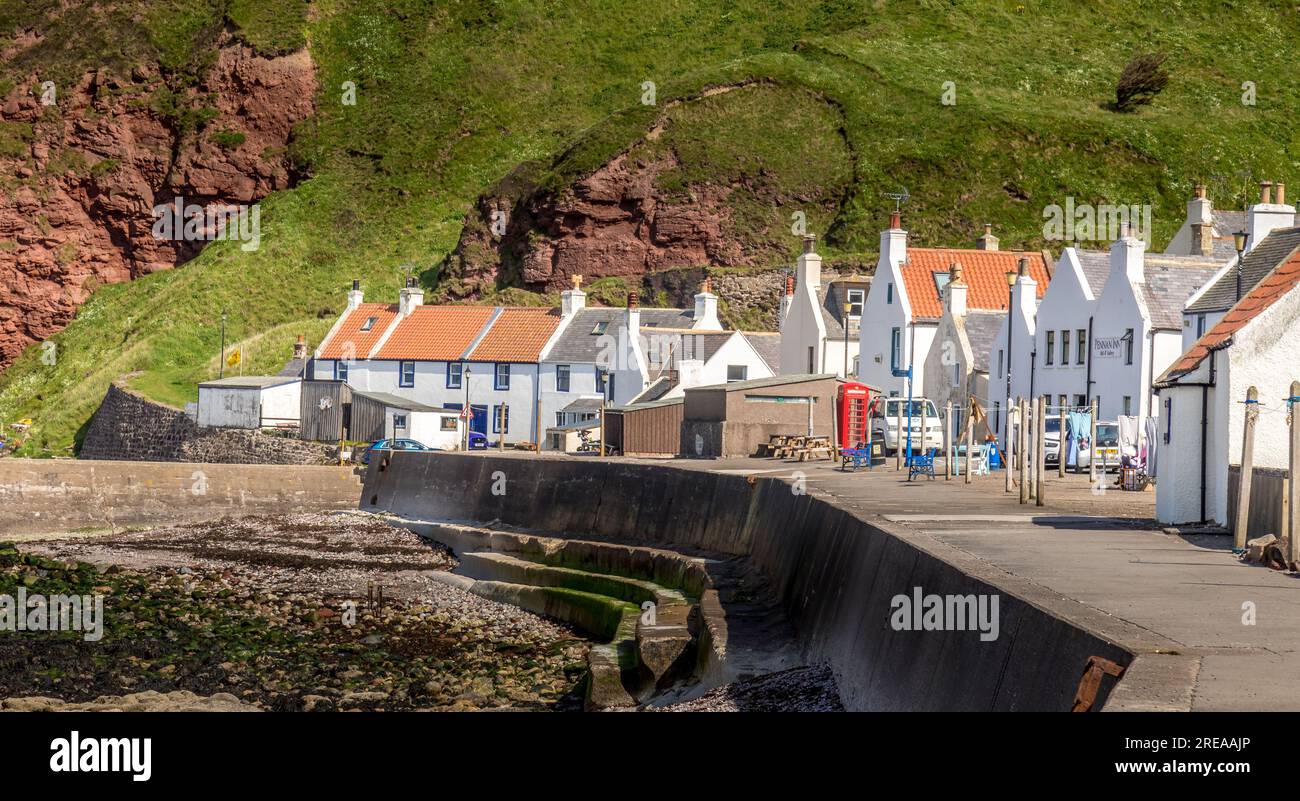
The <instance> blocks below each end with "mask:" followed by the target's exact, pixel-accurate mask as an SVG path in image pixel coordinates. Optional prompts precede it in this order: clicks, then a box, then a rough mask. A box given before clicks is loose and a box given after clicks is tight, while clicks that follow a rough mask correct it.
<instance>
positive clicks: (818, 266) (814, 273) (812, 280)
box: [795, 234, 822, 295]
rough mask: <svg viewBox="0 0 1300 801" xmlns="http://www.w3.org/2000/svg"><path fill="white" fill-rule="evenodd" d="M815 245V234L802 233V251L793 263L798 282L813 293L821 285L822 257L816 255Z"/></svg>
mask: <svg viewBox="0 0 1300 801" xmlns="http://www.w3.org/2000/svg"><path fill="white" fill-rule="evenodd" d="M816 245H817V237H816V235H814V234H804V237H803V253H801V254H799V261H798V262H797V263H796V265H795V274H796V275H797V276H798V280H799V283H800V284H802V285H803V286H806V287H808V288H809V289H810V290H812V292H813V294H814V295H816V291H817V289H818V288H820V287H821V285H822V257H821V256H818V255H817V249H816Z"/></svg>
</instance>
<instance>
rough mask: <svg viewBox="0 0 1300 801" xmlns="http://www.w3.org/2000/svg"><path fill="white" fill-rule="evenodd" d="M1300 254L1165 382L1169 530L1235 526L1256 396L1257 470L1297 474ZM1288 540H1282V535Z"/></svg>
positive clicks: (1159, 510) (1162, 503) (1164, 495)
mask: <svg viewBox="0 0 1300 801" xmlns="http://www.w3.org/2000/svg"><path fill="white" fill-rule="evenodd" d="M1298 286H1300V252H1297V251H1295V250H1293V251H1292V252H1291V253H1290V254H1288V255H1287V256H1285V257H1284V258H1283V259H1282V260H1281V261H1280V262H1279V263H1278V264H1277V265H1276V266H1275V267H1274V269H1272V270H1271V271H1270V272H1269V273H1268V275H1267V276H1265V277H1264V278H1263V279H1262V280H1261V281H1259V282H1258V283H1257V284H1256V285H1255V286H1254V287H1253V288H1252V289H1251V290H1250V291H1249V292H1247V293H1245V294H1244V295H1243V297H1242V299H1241V300H1240V301H1238V302H1236V303H1234V304H1233V306H1232V308H1230V309H1229V310H1228V312H1227V313H1226V314H1225V315H1224V317H1223V318H1222V319H1221V320H1220V321H1219V322H1218V323H1217V324H1215V325H1214V326H1213V327H1212V328H1211V329H1210V330H1209V331H1207V332H1206V333H1205V334H1204V336H1202V337H1200V338H1199V339H1198V340H1197V342H1196V344H1195V345H1194V346H1193V347H1192V348H1191V349H1190V350H1188V351H1187V353H1185V354H1183V356H1182V357H1181V358H1179V359H1178V360H1177V361H1176V362H1175V363H1174V364H1173V365H1172V366H1171V367H1170V368H1169V369H1168V370H1167V371H1165V373H1164V374H1163V375H1162V376H1161V377H1160V378H1159V380H1158V381H1157V382H1156V386H1157V388H1158V391H1159V393H1160V402H1161V405H1162V409H1163V415H1162V420H1161V424H1160V431H1161V437H1162V439H1163V441H1164V443H1165V444H1164V445H1163V446H1162V447H1163V451H1162V452H1161V455H1160V468H1159V476H1158V480H1157V483H1156V517H1157V518H1158V519H1159V520H1160V521H1161V522H1163V523H1171V524H1180V523H1195V522H1214V523H1217V524H1219V525H1224V526H1227V525H1229V523H1230V521H1229V519H1228V505H1229V500H1228V477H1229V468H1230V465H1234V464H1238V465H1239V464H1240V463H1241V445H1242V432H1243V426H1244V419H1245V404H1244V403H1243V401H1244V400H1245V399H1246V391H1247V389H1248V388H1249V387H1251V386H1254V387H1256V389H1257V390H1258V391H1259V400H1260V405H1261V407H1262V408H1261V412H1262V413H1261V414H1260V416H1259V418H1258V423H1257V426H1256V434H1255V465H1256V466H1258V467H1260V468H1274V469H1284V468H1286V467H1287V466H1288V458H1287V448H1288V439H1289V429H1288V426H1287V425H1286V405H1285V403H1283V401H1282V399H1283V398H1286V397H1288V396H1289V395H1290V385H1291V382H1292V381H1293V380H1297V379H1300V289H1298V288H1297V287H1298ZM1275 533H1279V532H1275Z"/></svg>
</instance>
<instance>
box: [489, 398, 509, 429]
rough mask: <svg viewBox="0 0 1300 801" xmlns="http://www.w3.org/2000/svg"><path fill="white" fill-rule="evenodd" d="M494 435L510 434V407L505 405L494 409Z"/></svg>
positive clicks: (499, 405)
mask: <svg viewBox="0 0 1300 801" xmlns="http://www.w3.org/2000/svg"><path fill="white" fill-rule="evenodd" d="M492 433H493V434H509V433H510V407H509V406H507V405H505V404H504V403H501V404H497V405H496V406H493V407H492Z"/></svg>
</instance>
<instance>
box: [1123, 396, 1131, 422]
mask: <svg viewBox="0 0 1300 801" xmlns="http://www.w3.org/2000/svg"><path fill="white" fill-rule="evenodd" d="M1132 414H1133V396H1132V395H1125V396H1124V416H1125V417H1128V416H1130V415H1132Z"/></svg>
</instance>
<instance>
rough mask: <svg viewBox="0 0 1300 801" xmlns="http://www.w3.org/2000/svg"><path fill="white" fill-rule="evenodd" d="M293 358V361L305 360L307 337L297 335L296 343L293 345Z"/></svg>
mask: <svg viewBox="0 0 1300 801" xmlns="http://www.w3.org/2000/svg"><path fill="white" fill-rule="evenodd" d="M293 358H295V359H306V358H307V337H305V336H303V335H302V334H299V335H298V341H297V342H295V343H293Z"/></svg>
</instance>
